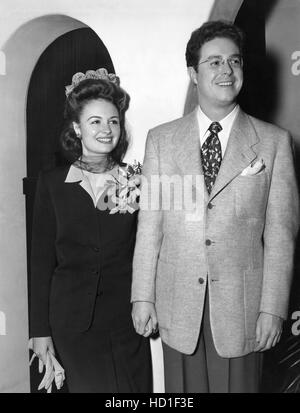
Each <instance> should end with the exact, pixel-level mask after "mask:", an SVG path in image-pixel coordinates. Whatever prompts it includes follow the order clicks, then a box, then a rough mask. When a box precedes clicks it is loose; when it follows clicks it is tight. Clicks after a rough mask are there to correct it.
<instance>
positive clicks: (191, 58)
mask: <svg viewBox="0 0 300 413" xmlns="http://www.w3.org/2000/svg"><path fill="white" fill-rule="evenodd" d="M216 37H223V38H224V37H225V38H227V39H230V40H232V41H233V42H234V43H235V44H236V45H237V47H238V48H239V51H240V54H241V55H242V54H243V47H244V34H243V32H242V31H241V29H239V28H238V27H237V26H236V25H235V24H233V23H231V22H227V21H224V20H217V21H209V22H207V23H204V24H203V25H202V26H201V27H199V29H196V30H194V31H193V32H192V34H191V37H190V40H189V41H188V43H187V46H186V52H185V58H186V65H187V67H193V68H194V69H195V71H196V72H198V63H199V58H200V50H201V47H202V46H203V45H204V44H205V43H207V42H209V41H210V40H213V39H215V38H216Z"/></svg>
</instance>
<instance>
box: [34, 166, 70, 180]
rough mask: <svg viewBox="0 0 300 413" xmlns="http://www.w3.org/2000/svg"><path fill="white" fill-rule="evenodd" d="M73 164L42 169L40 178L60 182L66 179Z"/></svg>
mask: <svg viewBox="0 0 300 413" xmlns="http://www.w3.org/2000/svg"><path fill="white" fill-rule="evenodd" d="M70 167H71V165H64V166H56V167H54V168H51V169H47V170H41V171H40V172H39V179H40V180H43V181H45V182H48V183H51V182H59V181H62V180H63V181H64V180H65V179H66V177H67V174H68V172H69V169H70Z"/></svg>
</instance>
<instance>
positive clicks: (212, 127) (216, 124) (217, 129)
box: [208, 122, 222, 135]
mask: <svg viewBox="0 0 300 413" xmlns="http://www.w3.org/2000/svg"><path fill="white" fill-rule="evenodd" d="M208 130H209V131H210V132H211V133H213V134H216V135H217V134H218V133H219V132H221V130H222V126H221V125H220V124H219V122H213V123H211V125H210V127H209V128H208Z"/></svg>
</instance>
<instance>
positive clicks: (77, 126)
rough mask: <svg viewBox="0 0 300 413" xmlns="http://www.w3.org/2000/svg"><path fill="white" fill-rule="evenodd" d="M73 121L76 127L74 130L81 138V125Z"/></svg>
mask: <svg viewBox="0 0 300 413" xmlns="http://www.w3.org/2000/svg"><path fill="white" fill-rule="evenodd" d="M72 123H73V129H74V132H75V133H76V136H77V138H80V137H81V130H80V126H79V125H78V123H76V122H72Z"/></svg>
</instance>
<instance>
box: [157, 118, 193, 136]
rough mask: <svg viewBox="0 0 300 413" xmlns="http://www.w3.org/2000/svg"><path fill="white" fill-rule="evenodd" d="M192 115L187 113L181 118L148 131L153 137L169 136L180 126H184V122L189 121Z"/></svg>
mask: <svg viewBox="0 0 300 413" xmlns="http://www.w3.org/2000/svg"><path fill="white" fill-rule="evenodd" d="M192 114H193V112H192V113H189V114H188V115H185V116H182V117H180V118H176V119H173V120H171V121H168V122H165V123H162V124H160V125H157V126H155V127H154V128H152V129H150V131H149V132H150V133H151V134H152V135H153V136H156V135H158V136H160V135H164V136H166V135H169V134H173V133H175V132H176V131H177V130H178V129H179V128H180V127H181V126H182V125H184V124H186V122H189V119H190V118H191V116H193V115H192Z"/></svg>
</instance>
